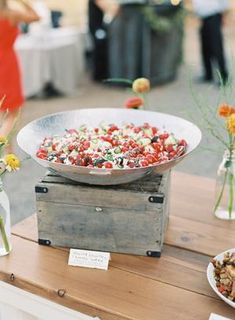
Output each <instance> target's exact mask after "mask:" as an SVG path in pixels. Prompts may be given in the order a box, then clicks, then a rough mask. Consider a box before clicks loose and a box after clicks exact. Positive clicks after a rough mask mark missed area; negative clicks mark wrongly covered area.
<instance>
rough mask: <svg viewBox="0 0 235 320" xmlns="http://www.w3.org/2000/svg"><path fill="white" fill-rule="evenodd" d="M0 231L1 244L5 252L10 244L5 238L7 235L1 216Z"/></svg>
mask: <svg viewBox="0 0 235 320" xmlns="http://www.w3.org/2000/svg"><path fill="white" fill-rule="evenodd" d="M0 232H1V234H2V241H3V245H4V248H5V250H6V252H9V251H10V245H9V242H8V239H7V235H6V231H5V226H4V221H3V217H2V216H0Z"/></svg>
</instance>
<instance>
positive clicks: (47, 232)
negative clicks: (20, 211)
mask: <svg viewBox="0 0 235 320" xmlns="http://www.w3.org/2000/svg"><path fill="white" fill-rule="evenodd" d="M169 185H170V172H166V173H164V174H163V175H157V174H152V175H149V176H146V177H145V178H142V179H140V180H136V181H134V182H132V183H128V184H122V185H114V186H93V185H86V184H82V183H78V182H75V181H72V180H69V179H66V178H64V177H61V176H58V175H54V174H51V173H48V174H47V175H46V176H45V177H44V178H43V179H42V180H41V181H39V182H38V183H37V185H36V187H35V192H36V208H37V219H38V243H39V244H41V245H46V246H50V245H52V246H61V247H68V248H79V249H86V250H96V251H107V252H117V253H127V254H135V255H143V256H149V257H160V255H161V250H162V246H163V240H164V234H165V230H166V227H167V223H168V214H169V209H168V203H169V199H168V198H169Z"/></svg>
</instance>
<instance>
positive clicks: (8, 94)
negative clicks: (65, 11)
mask: <svg viewBox="0 0 235 320" xmlns="http://www.w3.org/2000/svg"><path fill="white" fill-rule="evenodd" d="M18 2H20V3H21V4H22V7H23V10H20V9H12V8H10V7H9V6H8V1H7V0H0V101H2V104H1V108H0V112H4V111H5V110H8V112H9V113H8V116H7V118H5V119H4V123H3V125H2V126H1V129H0V132H1V135H8V134H9V132H10V131H11V130H12V128H13V126H14V122H15V119H16V117H17V115H18V113H19V110H20V107H21V106H22V104H23V102H24V97H23V92H22V87H21V76H20V70H19V65H18V60H17V56H16V53H15V51H14V42H15V40H16V38H17V35H18V33H19V30H18V24H19V23H21V22H24V23H31V22H33V21H37V20H39V16H38V15H37V13H36V12H35V11H34V10H33V9H32V8H31V6H30V5H29V4H28V3H27V2H25V1H23V0H22V1H20V0H19V1H18ZM0 115H1V114H0Z"/></svg>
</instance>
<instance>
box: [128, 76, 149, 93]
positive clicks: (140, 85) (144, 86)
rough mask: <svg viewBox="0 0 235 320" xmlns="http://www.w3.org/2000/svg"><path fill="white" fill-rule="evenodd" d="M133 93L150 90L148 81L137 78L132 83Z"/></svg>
mask: <svg viewBox="0 0 235 320" xmlns="http://www.w3.org/2000/svg"><path fill="white" fill-rule="evenodd" d="M132 90H133V91H134V92H135V93H146V92H148V91H149V90H150V81H149V80H148V79H146V78H138V79H136V80H134V82H133V84H132Z"/></svg>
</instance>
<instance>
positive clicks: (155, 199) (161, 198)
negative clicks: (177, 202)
mask: <svg viewBox="0 0 235 320" xmlns="http://www.w3.org/2000/svg"><path fill="white" fill-rule="evenodd" d="M164 198H165V196H164V194H158V195H156V196H150V197H149V202H151V203H163V202H164Z"/></svg>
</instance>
